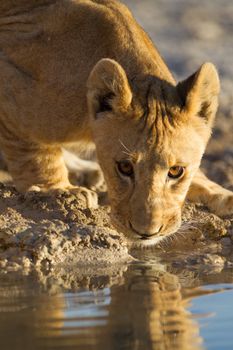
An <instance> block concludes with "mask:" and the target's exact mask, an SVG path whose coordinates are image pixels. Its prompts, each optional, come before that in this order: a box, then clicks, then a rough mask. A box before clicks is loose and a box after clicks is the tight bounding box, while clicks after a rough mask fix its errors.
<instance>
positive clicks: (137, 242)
mask: <svg viewBox="0 0 233 350" xmlns="http://www.w3.org/2000/svg"><path fill="white" fill-rule="evenodd" d="M166 237H167V236H156V237H154V238H150V239H142V238H135V239H132V238H128V237H126V239H127V243H128V245H129V247H131V248H149V247H154V246H156V245H158V244H159V243H160V242H161V241H163V240H165V239H166Z"/></svg>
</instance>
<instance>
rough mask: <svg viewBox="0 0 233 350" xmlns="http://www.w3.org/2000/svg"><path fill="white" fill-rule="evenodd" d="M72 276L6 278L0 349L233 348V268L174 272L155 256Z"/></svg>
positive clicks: (0, 281)
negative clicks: (99, 271) (201, 271)
mask: <svg viewBox="0 0 233 350" xmlns="http://www.w3.org/2000/svg"><path fill="white" fill-rule="evenodd" d="M72 270H74V271H75V275H73V273H72V272H68V273H67V274H66V275H62V274H61V275H59V277H57V275H56V274H57V272H56V274H54V275H53V273H52V274H49V273H48V275H47V276H46V274H45V275H43V274H39V273H34V274H31V275H30V276H22V275H17V274H8V275H5V276H4V275H3V276H1V278H0V349H3V350H12V349H16V350H21V349H22V350H29V349H30V350H34V349H35V350H36V349H70V350H72V349H76V350H79V349H80V350H85V349H88V350H92V349H95V350H98V349H101V350H102V349H106V350H108V349H109V350H114V349H117V350H118V349H133V350H136V349H137V350H140V349H142V350H144V349H146V350H150V349H169V350H170V349H174V350H176V349H177V350H178V349H179V350H182V349H184V350H189V349H190V350H197V349H216V350H224V349H232V348H233V332H232V322H233V312H232V300H233V289H232V288H233V284H232V283H231V282H232V281H233V270H231V269H228V270H224V269H223V270H222V271H221V272H218V273H216V271H215V270H213V271H211V270H210V271H209V272H205V273H203V274H200V273H198V272H196V271H192V270H190V269H185V268H182V269H181V268H179V270H176V269H173V271H172V268H171V267H168V266H167V265H164V264H161V263H158V262H157V261H156V260H154V259H153V258H151V259H150V258H149V257H148V256H147V257H146V258H145V259H144V260H143V259H141V261H140V262H136V263H133V264H130V265H125V266H119V267H115V268H114V269H113V270H111V271H110V272H108V270H106V272H102V273H101V275H98V273H95V269H93V270H91V269H89V270H88V271H86V272H85V271H81V270H79V269H78V268H77V267H74V269H72ZM169 270H170V271H169ZM108 273H109V274H108ZM210 281H212V283H210ZM213 281H215V283H213Z"/></svg>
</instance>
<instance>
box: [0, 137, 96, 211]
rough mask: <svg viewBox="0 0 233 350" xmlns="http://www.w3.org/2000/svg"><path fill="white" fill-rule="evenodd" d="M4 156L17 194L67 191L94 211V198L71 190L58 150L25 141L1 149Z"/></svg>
mask: <svg viewBox="0 0 233 350" xmlns="http://www.w3.org/2000/svg"><path fill="white" fill-rule="evenodd" d="M3 152H4V156H5V159H6V162H7V165H8V170H9V172H10V173H11V175H12V177H13V180H14V183H15V186H16V188H17V189H18V190H19V191H20V192H24V193H25V192H28V191H54V190H57V189H63V190H69V191H72V192H75V193H78V194H80V195H81V196H83V197H85V199H86V203H87V207H88V208H93V207H97V203H98V197H97V194H96V193H95V192H93V191H91V190H88V189H87V188H84V187H75V186H72V185H71V184H70V182H69V180H68V171H67V168H66V166H65V163H64V160H63V155H62V151H61V149H60V147H58V146H44V145H38V144H35V143H28V142H24V141H19V140H17V142H14V146H13V145H12V143H11V145H8V144H7V145H6V144H4V145H3Z"/></svg>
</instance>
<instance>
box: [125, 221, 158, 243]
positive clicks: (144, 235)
mask: <svg viewBox="0 0 233 350" xmlns="http://www.w3.org/2000/svg"><path fill="white" fill-rule="evenodd" d="M163 226H164V225H162V224H161V225H160V224H158V225H157V226H153V228H150V229H144V230H141V229H140V230H138V229H136V228H135V227H134V226H133V224H132V223H131V222H130V221H129V227H130V229H131V230H132V231H133V232H134V233H135V234H136V235H137V236H139V238H140V239H142V240H147V239H151V238H152V237H155V236H157V235H158V234H160V233H161V232H162V230H163Z"/></svg>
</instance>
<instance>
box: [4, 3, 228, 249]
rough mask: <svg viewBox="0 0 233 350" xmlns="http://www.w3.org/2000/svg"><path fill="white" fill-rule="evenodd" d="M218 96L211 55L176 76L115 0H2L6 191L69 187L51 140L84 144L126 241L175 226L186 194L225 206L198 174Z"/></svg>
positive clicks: (149, 239) (217, 208)
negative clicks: (10, 182) (11, 185)
mask: <svg viewBox="0 0 233 350" xmlns="http://www.w3.org/2000/svg"><path fill="white" fill-rule="evenodd" d="M218 94H219V79H218V74H217V72H216V69H215V67H214V66H213V65H212V64H211V63H205V64H203V65H202V66H201V67H200V68H199V69H198V71H197V72H196V73H194V74H193V75H192V76H190V77H189V78H188V79H187V80H185V81H183V82H180V83H178V84H176V82H175V81H174V79H173V77H172V74H171V73H170V72H169V70H168V68H167V66H166V65H165V63H164V62H163V60H162V58H161V57H160V55H159V53H158V52H157V50H156V48H155V47H154V45H153V43H152V42H151V40H150V39H149V37H148V36H147V34H146V33H145V32H144V31H143V29H142V28H141V27H140V26H139V25H138V24H137V22H136V21H135V20H134V18H133V17H132V15H131V13H130V11H129V10H128V9H127V8H126V7H125V6H124V5H123V4H121V3H120V2H118V1H115V0H93V1H91V0H60V1H55V0H14V1H13V0H2V1H1V4H0V147H1V150H2V152H3V154H4V156H5V159H6V162H7V164H8V169H9V171H10V173H11V175H12V177H13V179H14V181H15V185H16V187H17V188H18V190H19V191H23V192H25V191H30V190H35V189H36V190H42V191H48V190H52V189H57V188H64V189H70V188H72V186H71V185H70V183H69V180H68V174H67V169H66V167H65V164H64V160H63V157H62V152H61V145H65V144H67V143H71V142H77V141H78V142H79V143H80V144H81V146H82V148H83V147H89V144H91V143H93V142H94V144H95V146H96V151H97V155H98V159H99V163H100V166H101V168H102V170H103V173H104V177H105V180H106V183H107V186H108V192H109V198H110V202H111V209H112V220H113V223H114V225H115V226H116V228H117V229H119V230H120V231H122V232H124V233H125V235H126V236H127V238H128V239H129V241H131V242H133V243H135V244H139V245H140V244H141V245H142V244H155V243H157V242H158V241H159V240H161V239H162V238H163V237H164V236H166V235H169V234H172V233H173V232H175V231H176V230H177V229H178V228H179V226H180V223H181V208H182V205H183V203H184V200H185V198H186V196H187V193H188V198H189V199H190V200H194V201H201V202H203V203H204V204H206V205H207V206H209V208H210V209H211V210H213V211H214V212H216V213H218V214H230V213H232V212H233V193H231V192H229V191H227V190H225V189H223V188H222V187H220V186H218V185H217V184H215V183H213V182H211V181H209V180H208V179H207V178H206V177H205V176H204V175H203V174H202V173H200V171H199V170H198V168H199V165H200V161H201V158H202V155H203V153H204V150H205V147H206V144H207V141H208V139H209V137H210V134H211V128H212V125H213V120H214V117H215V113H216V109H217V105H218ZM76 191H80V192H81V193H83V194H84V195H85V196H86V198H87V205H88V206H95V205H96V204H97V196H96V194H95V193H94V192H91V191H89V190H87V189H85V188H81V187H79V188H76Z"/></svg>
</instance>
